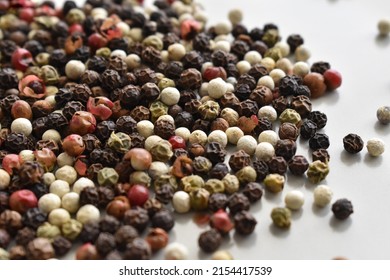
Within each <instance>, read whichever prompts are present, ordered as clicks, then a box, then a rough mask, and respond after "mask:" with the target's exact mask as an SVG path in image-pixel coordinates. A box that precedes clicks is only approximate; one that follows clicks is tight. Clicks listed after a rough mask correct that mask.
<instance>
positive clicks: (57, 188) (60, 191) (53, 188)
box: [49, 180, 70, 198]
mask: <svg viewBox="0 0 390 280" xmlns="http://www.w3.org/2000/svg"><path fill="white" fill-rule="evenodd" d="M49 191H50V193H53V194H55V195H58V196H59V197H60V198H61V197H63V196H64V195H65V194H67V193H68V192H69V191H70V186H69V184H68V182H66V181H63V180H55V181H54V182H53V183H51V184H50V188H49Z"/></svg>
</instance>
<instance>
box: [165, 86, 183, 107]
mask: <svg viewBox="0 0 390 280" xmlns="http://www.w3.org/2000/svg"><path fill="white" fill-rule="evenodd" d="M160 99H161V101H162V102H163V103H164V104H166V105H168V106H172V105H175V104H177V103H178V102H179V99H180V92H179V90H178V89H177V88H174V87H166V88H164V89H163V90H162V91H161V93H160Z"/></svg>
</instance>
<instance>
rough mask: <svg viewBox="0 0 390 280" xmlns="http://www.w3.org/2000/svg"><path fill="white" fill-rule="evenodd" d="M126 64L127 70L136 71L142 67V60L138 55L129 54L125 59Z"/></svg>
mask: <svg viewBox="0 0 390 280" xmlns="http://www.w3.org/2000/svg"><path fill="white" fill-rule="evenodd" d="M125 62H126V64H127V68H129V69H130V70H132V69H136V68H138V67H140V66H141V58H140V57H139V56H138V55H136V54H129V55H128V56H126V58H125Z"/></svg>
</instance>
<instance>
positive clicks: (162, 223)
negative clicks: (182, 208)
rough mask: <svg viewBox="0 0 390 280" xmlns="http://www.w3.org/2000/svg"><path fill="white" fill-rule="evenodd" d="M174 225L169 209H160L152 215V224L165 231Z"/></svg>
mask: <svg viewBox="0 0 390 280" xmlns="http://www.w3.org/2000/svg"><path fill="white" fill-rule="evenodd" d="M174 225H175V220H174V219H173V215H172V213H171V212H170V211H169V210H166V209H162V210H161V211H158V212H157V213H156V214H154V216H153V217H152V226H153V227H156V228H162V229H163V230H165V231H167V232H168V231H170V230H171V229H172V228H173V227H174Z"/></svg>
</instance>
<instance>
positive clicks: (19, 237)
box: [15, 226, 36, 246]
mask: <svg viewBox="0 0 390 280" xmlns="http://www.w3.org/2000/svg"><path fill="white" fill-rule="evenodd" d="M35 237H36V232H35V229H32V228H30V227H27V226H26V227H24V228H22V229H20V230H19V231H18V233H17V234H16V236H15V242H16V244H18V245H21V246H27V244H28V243H29V242H30V241H31V240H33V239H34V238H35Z"/></svg>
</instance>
